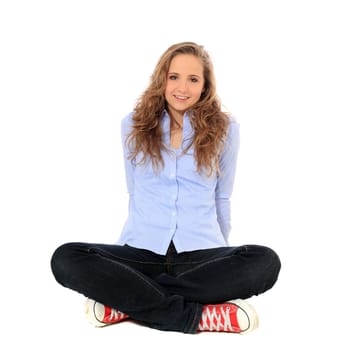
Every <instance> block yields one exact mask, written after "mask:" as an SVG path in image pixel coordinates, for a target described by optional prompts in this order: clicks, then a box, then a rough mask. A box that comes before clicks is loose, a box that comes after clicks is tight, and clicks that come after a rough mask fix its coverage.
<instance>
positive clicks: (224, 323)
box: [200, 306, 233, 331]
mask: <svg viewBox="0 0 339 350" xmlns="http://www.w3.org/2000/svg"><path fill="white" fill-rule="evenodd" d="M219 308H220V312H217V307H216V306H214V307H207V308H206V310H205V312H204V313H203V314H202V317H201V322H200V326H201V328H202V329H204V330H216V331H227V330H228V331H233V327H232V323H231V319H230V307H229V306H226V308H224V307H219Z"/></svg>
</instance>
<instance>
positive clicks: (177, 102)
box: [165, 54, 205, 115]
mask: <svg viewBox="0 0 339 350" xmlns="http://www.w3.org/2000/svg"><path fill="white" fill-rule="evenodd" d="M204 83H205V82H204V68H203V65H202V62H201V61H200V59H199V58H197V57H195V56H193V55H186V54H180V55H177V56H175V57H174V58H173V59H172V61H171V64H170V67H169V70H168V74H167V84H166V90H165V98H166V101H167V104H168V109H169V111H168V112H169V113H170V114H172V115H173V114H176V115H178V114H179V115H183V114H184V113H185V112H186V111H187V110H189V109H190V108H192V107H193V106H194V104H195V103H196V102H198V101H199V99H200V96H201V93H202V92H203V88H204Z"/></svg>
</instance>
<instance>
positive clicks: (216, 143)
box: [127, 42, 229, 175]
mask: <svg viewBox="0 0 339 350" xmlns="http://www.w3.org/2000/svg"><path fill="white" fill-rule="evenodd" d="M180 54H185V55H193V56H195V57H197V58H198V59H200V61H201V63H202V65H203V72H204V80H205V85H204V89H203V93H202V94H201V96H200V99H199V101H198V102H197V103H196V104H195V105H194V106H193V107H192V108H191V110H190V111H188V112H189V113H188V115H189V118H190V122H191V125H192V128H193V130H194V134H193V137H192V140H191V142H190V144H189V147H187V148H186V149H185V150H184V152H187V150H188V149H189V148H190V147H192V146H193V149H194V157H195V161H196V166H197V171H198V172H201V171H202V170H205V171H207V174H208V175H211V174H212V173H213V172H215V171H216V172H217V173H218V172H219V156H220V153H221V151H222V149H223V144H224V142H225V139H226V135H227V130H228V126H229V114H228V113H226V112H223V111H222V110H221V103H220V100H219V97H218V96H217V93H216V81H215V76H214V69H213V64H212V61H211V58H210V56H209V54H208V53H207V51H206V50H205V49H204V47H203V46H200V45H197V44H195V43H193V42H183V43H179V44H175V45H172V46H170V47H169V48H168V49H167V50H166V51H165V52H164V53H163V55H162V56H161V57H160V59H159V61H158V63H157V64H156V66H155V69H154V71H153V74H152V75H151V78H150V83H149V86H148V88H147V89H146V90H145V91H144V93H143V94H142V95H141V97H140V98H139V100H138V101H137V103H136V106H135V108H134V113H133V126H132V131H131V133H130V134H129V136H128V138H127V143H128V146H129V148H130V150H131V155H130V159H133V160H135V159H136V156H137V155H138V154H139V153H141V154H142V157H141V160H140V163H145V162H146V161H147V160H151V161H152V165H153V168H154V169H158V170H159V168H160V166H161V167H163V165H164V161H163V157H162V154H161V151H168V148H167V147H166V145H164V143H163V140H162V135H163V130H162V129H161V123H160V120H161V117H162V115H163V112H164V110H165V109H166V107H167V104H166V100H165V89H166V84H167V74H168V70H169V67H170V64H171V61H172V59H173V58H174V57H175V56H177V55H180Z"/></svg>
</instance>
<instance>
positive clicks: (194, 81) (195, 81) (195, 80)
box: [191, 78, 199, 83]
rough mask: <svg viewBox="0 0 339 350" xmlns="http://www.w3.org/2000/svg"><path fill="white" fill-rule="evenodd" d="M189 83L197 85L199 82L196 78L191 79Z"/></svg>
mask: <svg viewBox="0 0 339 350" xmlns="http://www.w3.org/2000/svg"><path fill="white" fill-rule="evenodd" d="M191 82H192V83H198V82H199V79H197V78H191Z"/></svg>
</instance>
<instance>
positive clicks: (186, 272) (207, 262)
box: [177, 256, 231, 277]
mask: <svg viewBox="0 0 339 350" xmlns="http://www.w3.org/2000/svg"><path fill="white" fill-rule="evenodd" d="M230 257H231V256H223V257H220V258H214V259H212V260H209V261H206V262H204V263H202V264H199V265H198V266H195V267H193V268H192V269H190V270H187V271H184V272H182V273H180V274H179V275H177V277H182V276H184V275H186V274H188V273H190V272H193V271H196V270H198V269H200V268H202V267H204V266H207V265H209V264H212V263H214V262H216V261H220V260H224V259H229V258H230Z"/></svg>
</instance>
